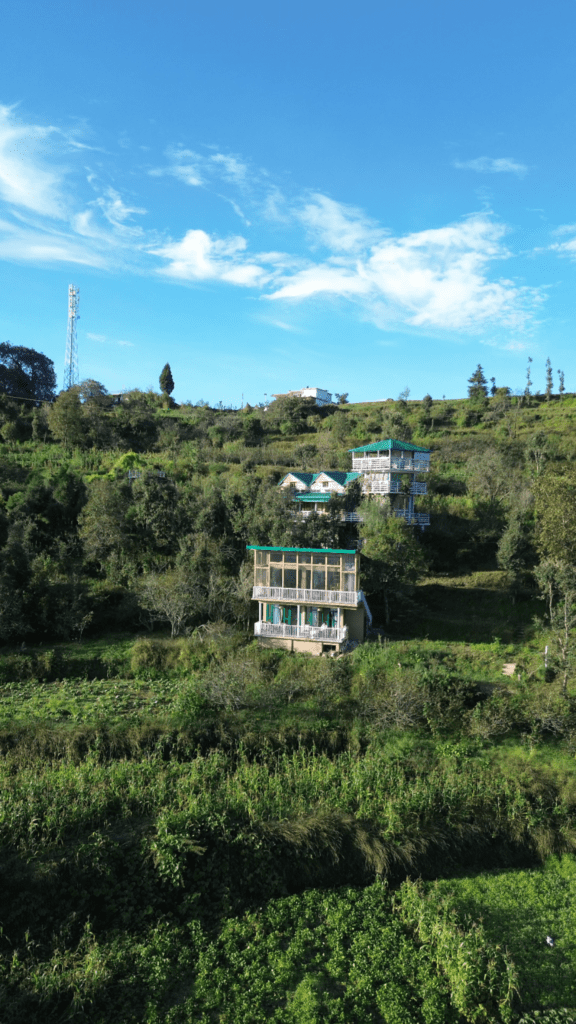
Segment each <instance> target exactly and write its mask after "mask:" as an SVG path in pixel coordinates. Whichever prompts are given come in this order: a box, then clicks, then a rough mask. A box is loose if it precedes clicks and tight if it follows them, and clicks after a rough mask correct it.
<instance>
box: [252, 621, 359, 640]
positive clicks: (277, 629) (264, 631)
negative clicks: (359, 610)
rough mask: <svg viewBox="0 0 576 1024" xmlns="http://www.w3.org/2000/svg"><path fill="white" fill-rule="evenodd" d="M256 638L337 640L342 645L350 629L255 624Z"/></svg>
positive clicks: (272, 623)
mask: <svg viewBox="0 0 576 1024" xmlns="http://www.w3.org/2000/svg"><path fill="white" fill-rule="evenodd" d="M254 636H282V637H292V638H293V639H298V640H336V641H337V643H342V641H343V640H347V639H348V627H347V626H344V627H343V628H342V629H334V628H333V627H332V626H288V625H286V623H284V622H278V623H276V622H255V623H254Z"/></svg>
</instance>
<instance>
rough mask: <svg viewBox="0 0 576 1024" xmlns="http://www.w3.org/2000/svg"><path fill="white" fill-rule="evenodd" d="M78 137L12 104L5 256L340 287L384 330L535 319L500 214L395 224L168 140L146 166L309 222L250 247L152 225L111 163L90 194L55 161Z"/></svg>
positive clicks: (335, 293)
mask: <svg viewBox="0 0 576 1024" xmlns="http://www.w3.org/2000/svg"><path fill="white" fill-rule="evenodd" d="M54 140H58V141H59V143H60V148H59V149H58V147H57V146H55V144H54ZM78 145H83V144H82V143H79V142H78V140H77V139H74V140H73V141H71V133H68V136H67V135H66V133H65V132H63V131H62V130H61V129H57V128H54V127H52V126H48V127H37V126H35V125H33V124H32V125H26V124H24V123H23V121H21V120H17V119H16V118H15V116H14V111H13V109H12V108H8V107H2V108H0V200H4V215H3V219H2V220H0V258H4V259H7V260H27V261H29V262H32V263H35V264H48V265H49V264H55V263H62V264H80V265H82V264H83V265H86V266H92V267H98V268H102V269H109V270H123V271H128V272H131V273H144V274H152V275H156V276H157V277H164V278H170V279H172V280H175V281H179V282H182V283H184V282H186V283H192V284H204V283H210V282H211V283H218V282H219V283H223V284H227V285H230V286H236V287H240V288H244V289H252V290H253V291H256V292H257V293H258V294H259V295H261V296H262V297H263V298H266V299H267V300H269V301H270V302H274V303H276V304H277V306H279V305H280V304H281V303H289V302H290V303H295V302H303V301H305V300H308V299H310V298H313V297H324V298H326V299H328V300H334V299H340V300H345V301H348V302H350V303H352V304H353V305H354V307H355V308H356V309H357V311H359V315H360V316H361V318H362V319H367V320H371V321H372V322H373V323H375V324H376V325H377V326H378V327H380V328H382V329H384V330H385V329H388V328H391V327H397V326H399V325H405V326H406V327H409V328H410V329H413V330H418V329H421V330H426V331H430V330H440V331H458V332H467V333H478V332H479V331H480V330H481V329H482V328H483V327H485V326H486V325H493V326H498V327H499V328H504V329H506V330H514V331H515V332H516V333H518V332H519V331H521V330H523V329H525V328H526V326H527V325H529V323H530V321H531V320H532V319H533V318H534V310H535V308H536V306H537V305H538V303H539V302H541V301H542V292H541V291H538V290H537V289H529V288H526V287H523V286H520V285H518V284H516V283H515V282H514V281H511V280H509V279H506V278H503V277H500V276H496V277H495V275H494V270H493V268H494V265H495V263H498V262H501V261H503V260H505V259H507V258H508V257H509V256H510V253H509V252H508V250H507V249H506V247H505V246H504V243H503V237H504V234H505V230H506V229H505V228H504V226H502V225H500V224H498V223H497V222H496V221H495V220H494V219H493V218H492V217H491V216H490V215H489V214H475V215H473V216H471V217H468V218H467V219H464V220H462V221H459V222H457V223H454V224H448V225H446V226H444V227H440V228H434V229H430V230H424V231H419V232H412V233H408V234H404V235H396V236H394V235H392V233H391V232H390V231H389V230H388V229H386V228H384V227H382V226H381V225H379V224H378V223H376V222H375V221H373V220H371V219H370V218H369V217H367V216H366V215H365V213H364V212H363V211H362V210H360V209H359V208H357V207H355V206H352V205H349V204H344V203H339V202H337V201H336V200H334V199H332V198H331V197H329V196H325V195H323V194H322V193H320V192H309V193H306V194H304V195H295V196H293V197H292V199H288V198H286V196H285V195H284V193H283V192H281V191H280V189H279V188H278V187H277V186H276V185H275V184H274V183H273V182H271V181H270V179H269V176H268V175H267V174H266V173H265V172H264V171H257V172H253V171H252V170H251V169H250V167H249V165H248V164H247V163H245V162H243V161H242V160H241V159H240V158H239V157H238V156H236V155H233V154H226V153H221V152H219V151H216V152H210V153H208V154H207V155H202V154H199V153H197V152H196V151H195V150H192V149H187V148H184V147H183V146H177V147H172V148H171V149H169V150H167V152H166V156H167V158H168V164H167V165H166V166H164V167H160V168H153V169H152V170H148V172H147V173H148V175H150V176H152V177H158V178H162V177H165V176H168V175H169V176H172V177H174V178H176V179H178V180H180V181H181V182H182V183H184V184H185V185H187V186H191V187H194V188H210V190H211V191H212V194H213V195H214V196H221V198H223V199H225V200H226V202H227V203H229V204H230V205H231V206H232V208H233V209H234V210H235V211H236V213H237V215H238V216H239V217H242V218H243V219H244V222H245V226H246V227H247V228H250V227H251V224H250V222H249V221H247V219H246V216H245V214H244V212H243V211H244V209H245V208H246V209H249V210H250V211H251V212H252V213H253V214H254V219H255V220H256V221H257V227H259V228H260V229H262V226H263V225H264V227H265V228H269V225H270V224H272V226H273V230H274V231H276V232H277V231H278V230H281V229H282V230H284V229H288V230H289V231H290V232H291V234H292V242H293V235H294V233H295V232H298V236H299V237H298V240H297V243H296V250H297V251H296V253H289V252H283V251H281V250H280V251H278V250H272V251H268V252H266V251H264V252H262V251H260V252H255V253H251V252H250V248H249V243H248V239H247V238H246V237H244V235H238V234H232V233H230V234H227V235H225V236H222V235H219V234H217V233H212V232H209V231H207V230H204V229H203V228H200V227H199V226H198V225H197V224H194V223H193V224H192V226H190V227H188V228H187V230H184V231H183V234H182V236H181V237H179V238H171V237H169V236H167V233H166V232H159V231H155V230H154V229H146V228H144V227H142V226H141V225H139V224H138V223H137V221H136V218H138V217H141V216H144V215H145V214H146V213H147V211H146V209H145V208H144V207H143V206H142V205H140V203H139V202H137V201H135V200H134V198H132V197H130V198H128V197H126V195H123V194H122V192H121V191H120V189H119V188H117V187H112V186H111V185H109V184H108V181H109V180H110V176H109V177H108V179H106V178H104V180H102V178H103V175H104V174H105V173H107V172H106V171H105V170H104V171H102V169H101V168H102V165H101V164H98V165H96V166H97V170H95V169H94V168H85V167H84V168H82V178H83V180H82V183H81V185H82V186H83V188H84V190H86V187H87V184H88V186H89V187H90V189H91V196H92V198H86V197H84V198H83V199H80V194H81V185H80V184H79V183H78V180H77V179H76V185H75V191H74V190H73V189H72V187H71V186H70V185H69V181H70V176H71V174H72V169H71V168H70V167H69V166H63V165H56V163H55V162H54V152H53V151H54V150H55V152H56V159H58V156H59V154H60V153H67V154H68V155H75V156H76V158H77V159H83V156H81V155H80V154H79V151H78ZM49 147H51V148H52V152H49ZM50 157H51V158H52V162H50V159H49V158H50ZM460 166H467V167H471V168H472V169H474V170H483V171H487V172H490V173H494V172H497V171H505V170H507V171H510V172H513V173H520V171H521V170H522V167H523V165H520V164H517V163H515V162H514V161H512V160H511V159H509V158H506V159H500V160H490V159H489V158H487V157H481V158H478V160H476V161H469V162H468V163H467V164H466V165H463V164H462V165H460ZM86 175H87V176H86ZM223 182H226V183H227V185H230V186H233V187H234V188H235V189H236V193H235V195H236V197H237V198H241V199H242V206H241V205H240V204H239V203H237V202H236V199H235V198H233V197H232V196H230V195H227V194H226V195H223V194H222V192H226V191H227V188H226V189H225V188H224V186H223V184H222V183H223ZM219 189H220V190H221V191H219ZM561 230H562V231H564V235H562V237H563V238H564V239H565V240H563V241H559V242H557V243H556V244H555V246H553V248H555V249H556V251H558V253H559V254H562V255H575V256H576V238H575V239H571V238H566V237H565V236H566V235H569V234H570V232H571V231H572V230H573V226H571V225H567V226H566V227H565V228H564V229H561ZM304 238H305V240H306V242H307V250H308V251H307V253H305V252H304V251H303V245H304V244H305V243H304V241H303V239H304ZM269 308H270V307H269ZM289 320H290V317H286V316H283V315H282V314H280V316H278V317H277V318H275V319H274V321H273V323H274V325H275V326H276V327H278V328H280V329H281V330H286V331H289V330H294V328H292V327H291V326H290V323H289ZM93 340H95V341H99V340H100V338H98V337H96V336H95V337H94V339H93ZM108 343H112V342H108ZM113 343H114V344H127V345H130V344H131V343H130V342H122V341H116V342H113Z"/></svg>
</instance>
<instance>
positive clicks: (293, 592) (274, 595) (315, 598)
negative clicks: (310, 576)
mask: <svg viewBox="0 0 576 1024" xmlns="http://www.w3.org/2000/svg"><path fill="white" fill-rule="evenodd" d="M252 600H253V601H296V602H302V604H306V603H308V602H311V603H313V604H347V605H353V606H354V607H356V605H358V604H360V601H361V597H360V591H358V590H300V589H297V588H295V587H253V589H252Z"/></svg>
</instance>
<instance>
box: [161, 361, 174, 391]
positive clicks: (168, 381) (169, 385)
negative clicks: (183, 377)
mask: <svg viewBox="0 0 576 1024" xmlns="http://www.w3.org/2000/svg"><path fill="white" fill-rule="evenodd" d="M159 379H160V390H161V391H162V394H164V395H171V394H172V392H173V391H174V378H173V377H172V370H171V369H170V363H166V366H165V367H164V369H163V370H162V373H161V374H160V378H159Z"/></svg>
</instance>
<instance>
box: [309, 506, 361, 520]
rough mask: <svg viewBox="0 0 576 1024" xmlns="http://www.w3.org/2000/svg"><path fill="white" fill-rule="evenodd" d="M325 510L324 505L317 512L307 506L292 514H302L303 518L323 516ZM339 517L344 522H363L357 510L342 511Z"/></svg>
mask: <svg viewBox="0 0 576 1024" xmlns="http://www.w3.org/2000/svg"><path fill="white" fill-rule="evenodd" d="M327 511H328V509H327V507H326V506H324V508H323V509H322V510H321V511H318V512H314V510H313V509H309V508H308V509H303V508H299V509H298V510H297V511H296V512H294V513H293V515H296V516H302V518H303V519H307V518H308V516H313V515H317V516H324V515H326V513H327ZM341 519H343V520H344V522H345V523H363V522H364V520H363V519H361V518H360V516H359V515H358V513H357V512H343V513H342V516H341Z"/></svg>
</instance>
